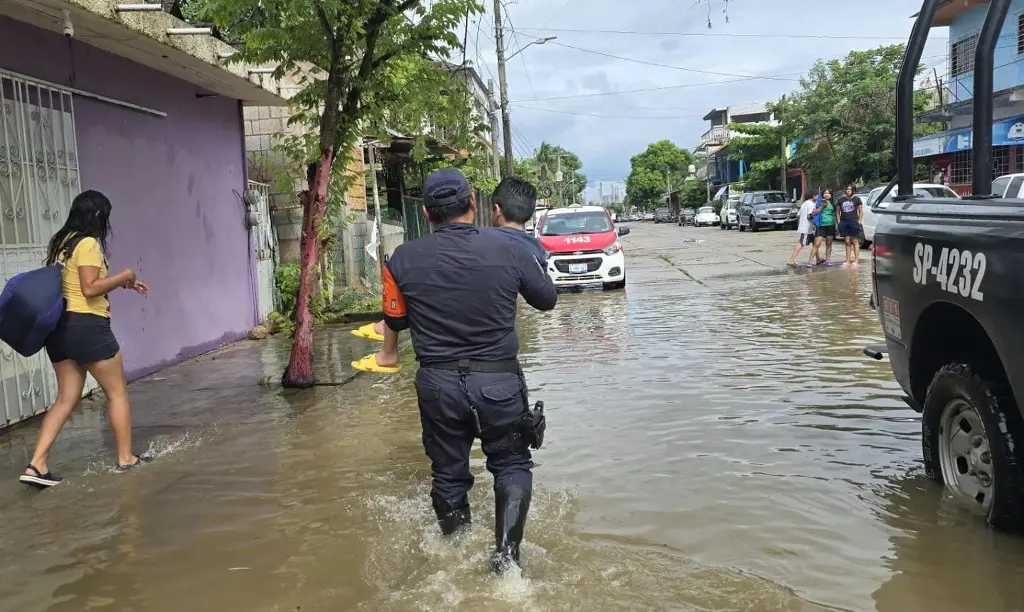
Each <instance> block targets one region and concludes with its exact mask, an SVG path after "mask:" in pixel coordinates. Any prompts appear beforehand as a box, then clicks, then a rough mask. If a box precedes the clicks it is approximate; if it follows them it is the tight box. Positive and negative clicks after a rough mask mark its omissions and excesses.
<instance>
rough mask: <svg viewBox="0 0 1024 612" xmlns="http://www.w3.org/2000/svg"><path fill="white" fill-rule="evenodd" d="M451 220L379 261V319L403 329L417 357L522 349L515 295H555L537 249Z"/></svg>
mask: <svg viewBox="0 0 1024 612" xmlns="http://www.w3.org/2000/svg"><path fill="white" fill-rule="evenodd" d="M495 238H496V236H495V235H494V234H493V233H492V232H490V231H487V232H484V231H481V230H480V228H478V227H476V226H474V225H469V224H464V223H452V224H449V225H443V226H440V227H437V228H435V229H434V232H433V233H432V234H428V235H426V236H423V237H421V238H417V239H416V240H413V241H412V242H407V243H405V244H403V245H401V246H399V247H398V248H397V249H395V253H394V255H392V256H391V259H390V260H388V262H387V264H386V265H385V268H384V321H385V322H386V323H387V325H388V327H390V328H391V329H392V330H394V331H401V330H403V329H406V328H408V329H409V333H410V335H411V336H412V346H413V350H415V351H416V359H417V360H418V361H419V362H420V363H421V364H429V363H431V362H433V363H438V362H444V361H453V360H457V359H472V360H476V361H501V360H506V359H515V358H516V357H517V356H518V354H519V337H518V336H517V334H516V300H517V298H518V297H519V296H520V295H522V296H523V298H524V299H526V302H527V303H528V304H529V305H530V306H533V307H534V308H536V309H538V310H551V309H552V308H554V307H555V303H556V302H557V301H558V294H557V293H556V291H555V285H554V283H553V282H552V281H551V278H550V277H549V276H548V274H547V272H545V271H544V268H542V267H541V265H540V263H538V261H537V258H536V254H535V253H532V252H530V250H529V249H527V248H524V247H523V244H522V243H521V242H519V241H518V240H496V239H495Z"/></svg>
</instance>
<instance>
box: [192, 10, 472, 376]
mask: <svg viewBox="0 0 1024 612" xmlns="http://www.w3.org/2000/svg"><path fill="white" fill-rule="evenodd" d="M194 3H198V5H199V6H198V9H197V10H196V13H195V14H196V15H197V16H198V18H200V19H203V20H207V21H212V22H213V23H214V24H215V25H216V27H217V28H218V29H219V30H220V31H222V32H228V33H230V35H231V38H232V39H236V40H238V41H239V42H241V43H242V44H241V45H239V52H238V53H237V54H236V55H235V56H233V57H232V60H233V61H237V62H246V63H249V64H250V65H253V64H256V65H260V64H273V65H274V66H275V72H274V76H275V77H276V78H285V77H293V78H297V79H298V85H299V86H300V87H301V89H300V90H299V91H298V92H297V93H296V94H295V96H294V97H293V98H292V99H291V100H290V102H291V105H292V107H293V109H294V111H295V114H294V115H293V116H292V118H291V122H292V123H293V124H294V123H297V124H300V125H303V126H305V127H307V128H309V130H310V132H311V133H312V134H313V135H314V140H315V157H313V158H312V159H311V160H310V161H312V162H314V163H315V174H314V176H313V179H312V181H311V182H310V184H309V193H310V196H309V197H308V198H307V201H306V202H305V203H304V210H303V240H302V273H301V278H300V282H299V300H298V305H297V307H296V308H297V310H296V329H295V337H294V342H293V344H292V352H291V359H290V361H289V364H288V367H287V369H286V370H285V372H284V376H283V377H282V384H283V385H285V386H286V387H299V388H306V387H310V386H312V385H313V384H314V383H315V378H314V371H313V317H312V315H311V311H310V300H311V299H312V298H313V296H314V295H315V287H316V280H317V276H318V273H319V250H320V248H319V237H320V234H321V231H322V229H323V224H324V217H325V214H326V211H327V198H328V190H329V189H328V187H329V184H330V178H331V170H332V168H333V166H334V161H335V159H337V158H338V156H339V153H342V152H345V153H344V154H343V155H342V156H343V158H347V151H349V150H351V148H352V147H353V146H354V145H355V143H356V141H357V139H358V138H359V137H360V136H362V135H364V134H365V133H366V131H367V130H370V131H374V132H377V133H378V134H381V133H385V130H384V129H383V127H384V126H383V122H384V121H385V120H386V119H387V111H388V109H389V108H390V107H391V105H392V104H394V103H395V102H396V101H400V100H402V99H403V95H404V94H405V92H402V91H396V90H395V89H394V87H395V82H396V81H398V80H400V79H401V78H402V76H403V71H407V70H410V67H409V64H408V62H407V60H411V59H412V58H420V57H433V58H445V57H448V55H449V53H450V51H451V50H452V49H457V48H460V41H459V38H458V35H457V33H456V32H457V25H458V24H459V23H460V22H461V21H462V20H463V19H465V18H468V16H469V15H470V14H476V13H480V12H482V10H483V7H482V6H481V5H480V3H479V2H477V1H475V0H433V1H432V2H429V3H428V2H424V0H192V2H190V4H194ZM413 69H415V68H413ZM417 127H419V126H417Z"/></svg>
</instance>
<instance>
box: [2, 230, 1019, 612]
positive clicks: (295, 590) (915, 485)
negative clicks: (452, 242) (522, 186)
mask: <svg viewBox="0 0 1024 612" xmlns="http://www.w3.org/2000/svg"><path fill="white" fill-rule="evenodd" d="M633 229H634V232H633V233H632V234H631V235H630V236H629V238H628V239H627V240H626V243H627V249H626V253H627V270H628V275H629V285H628V286H627V288H626V290H625V291H624V292H623V291H620V292H608V293H599V292H598V293H582V294H567V295H563V296H562V297H561V299H560V302H559V305H558V307H557V308H556V310H555V311H553V312H551V313H547V314H544V313H536V312H532V311H530V312H527V311H526V310H525V309H524V314H523V317H522V319H521V326H520V338H521V341H522V345H523V356H522V359H523V364H524V369H525V370H526V375H527V379H528V382H529V384H530V387H531V394H532V399H541V400H544V402H545V403H546V405H547V409H548V423H549V424H548V433H547V438H546V442H545V446H544V448H543V449H542V450H541V451H538V452H537V453H536V455H535V459H536V462H537V469H536V471H535V474H536V477H535V482H536V485H535V486H536V489H535V492H534V502H533V503H534V505H533V508H532V511H531V515H530V520H529V522H528V524H527V534H526V543H525V544H524V552H523V559H524V566H525V569H524V575H523V577H506V578H503V579H496V578H494V577H493V576H491V575H490V574H489V572H488V569H489V566H488V559H489V553H490V549H491V546H492V545H493V535H492V529H491V525H492V523H493V513H494V509H493V496H492V493H491V486H490V485H491V477H490V475H489V474H488V473H487V472H486V471H485V470H484V461H483V456H482V454H481V453H480V451H479V448H477V449H476V450H475V451H474V456H473V466H472V467H473V471H474V473H475V474H476V476H477V482H476V487H475V488H474V490H473V492H472V497H471V499H472V503H473V506H474V513H475V517H474V518H475V523H474V525H473V528H472V531H471V532H470V533H469V534H467V535H466V536H464V537H463V538H462V539H460V540H458V541H457V542H455V543H454V544H453V543H450V542H448V541H444V540H442V539H441V538H440V536H439V534H438V531H437V526H436V523H435V520H434V516H433V512H432V510H431V508H430V502H429V498H428V491H429V480H430V470H429V464H428V462H427V460H426V457H425V456H424V452H423V448H422V445H421V440H420V423H419V419H418V415H417V410H416V399H415V392H414V390H413V384H412V381H413V376H414V374H415V367H414V365H415V364H414V362H413V361H412V358H411V355H406V356H405V365H406V369H405V371H404V372H403V373H402V374H400V375H398V376H396V377H385V376H359V377H356V378H354V379H352V380H349V377H348V374H347V364H348V362H349V360H351V359H352V357H354V356H356V355H361V354H363V353H365V352H369V350H370V349H371V348H372V347H371V346H370V345H369V344H368V343H365V344H364V343H360V342H359V341H356V340H353V339H352V338H351V336H350V335H349V334H348V332H347V330H343V329H342V330H329V331H327V332H325V333H324V334H323V335H322V336H321V340H320V342H321V346H322V347H323V348H324V350H325V352H324V354H323V355H321V362H322V363H323V364H326V363H334V364H336V365H335V367H334V368H333V369H334V370H336V371H335V372H334V373H331V372H329V371H328V369H327V366H326V365H322V366H321V371H320V374H321V378H322V379H324V380H329V381H331V382H333V383H334V384H331V385H328V386H322V387H318V388H316V389H315V390H313V391H310V392H302V393H293V392H284V391H281V390H280V389H277V388H275V387H265V386H261V385H260V384H259V381H260V378H261V377H262V376H271V377H272V378H273V379H274V380H276V379H277V377H278V375H279V372H280V371H281V368H282V367H283V361H284V359H285V358H286V356H287V355H286V352H285V351H284V349H283V348H282V347H281V346H279V345H278V344H275V343H273V342H269V343H263V344H256V343H243V344H241V345H237V346H235V347H230V348H228V349H226V350H224V351H222V352H220V353H219V354H218V355H217V356H216V357H215V358H204V359H202V360H198V361H196V362H192V363H188V364H184V365H182V366H179V367H176V368H172V369H171V370H168V371H166V372H164V373H161V374H158V375H156V376H155V377H153V378H151V379H148V380H144V381H140V382H139V383H137V384H136V385H133V394H134V395H133V401H134V404H135V406H136V415H135V426H136V432H137V433H136V436H137V438H138V439H139V441H140V443H141V444H143V445H144V446H145V445H150V447H151V448H152V449H153V450H154V451H155V452H156V454H157V455H158V458H157V460H156V461H154V462H153V463H152V464H151V465H148V466H146V467H145V469H142V470H138V471H136V472H132V473H128V474H117V475H115V474H113V473H111V470H110V467H109V464H110V457H111V456H112V455H111V451H110V448H111V447H112V444H113V441H112V436H111V435H110V434H109V432H107V430H106V429H105V428H103V427H102V426H101V418H103V417H102V414H101V411H100V410H99V409H98V407H97V405H98V404H97V403H96V402H93V405H92V407H89V406H87V407H86V408H85V409H84V410H83V411H82V412H81V413H80V414H78V415H76V417H75V419H74V420H72V421H71V422H70V423H69V424H68V427H67V429H66V430H65V435H64V437H63V439H62V440H61V441H60V442H59V443H58V445H57V446H56V448H55V450H54V454H53V459H52V463H53V465H54V469H55V470H57V469H63V475H64V476H65V477H67V479H68V481H67V482H66V483H65V484H62V485H61V486H60V487H57V488H55V489H53V490H50V491H44V492H35V491H29V490H24V489H22V488H21V487H20V486H18V484H17V483H16V482H15V475H16V474H17V473H18V470H19V469H20V468H21V467H22V466H23V465H24V463H25V461H26V458H27V455H28V454H31V453H30V451H31V445H32V444H33V443H34V434H35V429H36V427H38V425H37V424H30V425H28V426H26V427H23V428H20V429H18V430H16V431H14V432H10V433H8V434H5V435H3V436H0V449H2V450H3V453H2V454H0V457H3V466H4V470H3V474H4V478H3V479H2V482H0V517H2V518H0V553H2V558H3V559H4V560H5V561H4V563H3V565H2V567H0V608H2V609H3V610H11V611H17V612H32V611H42V610H48V611H54V612H64V611H81V610H118V611H121V610H123V611H146V612H163V611H168V612H170V611H175V612H178V611H182V610H194V611H196V612H201V611H203V612H205V611H207V610H210V611H220V610H224V611H234V610H238V611H253V612H256V611H268V612H269V611H289V612H295V611H298V610H301V611H302V612H309V611H312V610H324V611H337V610H366V611H378V610H395V611H405V610H588V611H590V610H592V611H604V610H631V611H632V610H709V611H710V610H715V611H732V610H737V611H740V610H742V611H748V610H749V611H761V610H764V611H775V610H829V609H844V610H875V609H877V610H886V611H898V612H913V611H917V610H920V611H927V612H942V611H945V610H985V611H993V612H995V611H1002V610H1007V611H1009V610H1019V609H1022V608H1021V606H1022V604H1021V602H1024V586H1022V585H1024V543H1022V542H1021V541H1020V540H1017V539H1014V538H1010V537H1008V536H1003V535H999V534H995V533H993V532H991V531H989V530H988V529H987V528H986V527H985V526H984V523H983V521H982V519H981V518H980V517H978V516H976V515H974V514H972V513H971V511H970V510H969V509H968V507H967V506H966V505H965V504H961V503H958V502H957V501H955V500H953V499H949V498H947V496H946V495H945V494H944V492H943V490H942V488H941V487H939V486H937V485H935V484H933V483H931V482H930V481H929V480H927V479H926V477H925V476H924V471H923V467H922V465H921V461H920V456H921V449H920V423H919V419H918V417H917V415H916V414H915V413H914V412H913V411H911V410H910V409H909V408H907V406H906V405H905V404H904V403H903V402H902V400H901V399H900V397H901V392H900V390H899V387H898V386H897V385H896V383H895V381H894V380H893V378H892V374H891V372H890V370H889V365H888V363H886V362H874V361H871V360H869V359H867V358H865V357H864V356H863V355H862V354H861V349H862V347H863V346H864V345H865V344H869V343H872V342H876V341H878V340H879V339H880V338H881V332H880V330H879V329H878V323H877V320H876V319H875V316H874V313H873V312H872V311H871V310H870V309H869V308H868V306H867V297H868V295H869V291H870V289H869V283H870V264H869V262H868V261H867V260H866V257H867V253H865V254H864V257H865V260H864V264H863V265H862V266H861V268H860V269H855V270H843V269H839V268H838V267H837V268H836V269H833V270H814V271H807V270H803V269H800V270H795V271H789V270H783V269H780V263H783V262H784V261H785V258H786V257H787V255H788V250H789V248H790V244H789V241H790V239H791V238H792V234H791V233H789V232H786V233H785V234H783V233H767V234H763V233H762V234H757V235H750V234H739V233H738V232H721V231H719V230H717V229H703V230H696V229H692V228H686V229H683V228H678V227H676V226H674V225H673V226H665V225H659V226H653V225H650V224H635V226H634V228H633ZM835 259H836V260H839V257H838V256H836V257H835ZM87 403H88V402H87Z"/></svg>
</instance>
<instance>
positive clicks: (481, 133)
mask: <svg viewBox="0 0 1024 612" xmlns="http://www.w3.org/2000/svg"><path fill="white" fill-rule="evenodd" d="M450 67H451V69H452V73H453V74H455V75H457V76H459V77H461V78H462V79H463V80H464V81H465V83H466V87H467V88H468V89H469V93H470V95H472V96H473V118H474V119H475V123H476V124H477V125H478V126H481V127H483V128H484V129H480V130H477V142H478V144H479V146H480V147H481V150H483V151H486V154H487V156H488V158H489V159H490V160H491V162H492V163H491V166H492V167H491V173H492V177H493V178H495V179H497V178H500V176H501V172H500V169H499V168H498V164H499V161H498V156H499V155H501V151H499V150H498V149H497V144H498V140H497V134H498V107H497V105H496V103H495V101H494V84H493V83H488V84H487V85H485V84H484V81H483V79H481V78H480V73H478V72H477V71H476V68H475V67H474V66H473V62H472V61H467V62H466V64H465V65H463V66H457V65H451V66H450ZM432 133H433V135H435V136H436V137H437V138H438V139H440V140H444V133H443V131H437V130H434V131H432Z"/></svg>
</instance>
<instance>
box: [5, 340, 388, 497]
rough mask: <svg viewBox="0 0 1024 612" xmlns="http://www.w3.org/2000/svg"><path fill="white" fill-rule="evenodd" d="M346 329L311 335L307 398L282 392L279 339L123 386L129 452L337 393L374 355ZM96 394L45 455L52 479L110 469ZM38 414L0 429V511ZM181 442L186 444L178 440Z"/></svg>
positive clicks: (28, 449) (247, 344)
mask: <svg viewBox="0 0 1024 612" xmlns="http://www.w3.org/2000/svg"><path fill="white" fill-rule="evenodd" d="M359 325H360V324H359V323H353V324H351V325H347V326H333V325H332V326H325V327H323V328H321V329H318V330H317V331H316V343H315V347H316V348H315V350H316V353H315V358H314V368H315V371H316V380H317V385H318V386H317V387H316V388H314V390H312V391H309V392H304V391H293V390H287V389H282V388H281V386H280V381H281V374H282V373H283V372H284V368H285V366H287V365H288V357H289V353H290V344H289V343H288V341H287V339H286V338H284V337H283V336H281V335H278V336H272V337H270V338H268V339H266V340H259V341H251V340H243V341H241V342H238V343H235V344H232V345H229V346H226V347H224V348H221V349H219V350H216V351H213V352H211V353H207V354H206V355H202V356H200V357H197V358H195V359H190V360H188V361H185V362H183V363H180V364H177V365H174V366H171V367H169V368H167V369H164V370H161V371H160V372H157V373H156V374H153V375H151V376H147V377H145V378H142V379H140V380H138V381H136V382H134V383H132V384H131V385H130V386H129V389H130V397H131V403H132V431H133V443H134V445H135V449H136V452H146V451H149V452H153V451H154V450H157V449H162V448H163V447H165V446H166V445H167V441H168V440H175V441H176V442H175V443H180V442H181V440H182V436H185V437H187V435H188V432H189V430H190V429H195V428H203V427H206V426H210V425H212V424H215V423H223V422H225V421H228V422H230V421H231V420H232V419H235V420H244V419H250V418H260V416H261V412H264V411H266V410H267V408H268V407H270V406H271V405H274V406H277V405H280V404H281V402H282V400H283V401H284V402H285V403H287V404H289V405H290V407H291V408H292V409H293V410H296V411H299V410H302V409H304V408H305V407H307V406H309V405H313V404H314V403H315V402H317V401H320V400H322V399H324V397H325V396H326V395H328V394H333V393H337V388H338V387H341V386H344V385H346V384H348V383H349V382H351V381H352V380H353V379H355V378H356V377H357V376H360V374H359V373H358V372H356V371H354V370H353V369H352V368H351V366H350V363H351V362H352V361H353V360H355V359H358V358H360V357H363V356H364V355H367V354H369V353H371V352H373V351H374V350H376V348H377V345H376V343H373V342H370V341H367V340H362V339H359V338H356V337H355V336H353V335H352V334H351V333H350V330H352V329H355V328H356V327H358V326H359ZM105 405H106V402H105V399H104V397H103V394H102V392H99V391H97V392H96V393H94V394H93V395H91V396H89V397H87V398H85V399H84V400H82V403H81V404H80V406H79V408H78V409H77V410H76V411H75V412H74V414H73V415H72V417H71V419H70V420H69V421H68V423H67V424H66V425H65V426H64V430H63V432H62V433H61V436H60V438H58V440H57V443H56V444H55V445H54V448H53V450H52V452H51V464H52V465H53V469H54V471H57V473H59V474H68V475H72V474H77V473H81V472H83V471H88V470H89V469H90V468H92V467H96V466H102V465H104V464H108V463H112V462H113V457H114V439H113V435H112V433H111V432H110V427H109V426H108V425H107V422H106V415H105V410H104V408H105ZM41 421H42V418H41V416H40V417H36V418H32V419H29V420H28V421H25V422H23V423H19V424H17V425H14V426H12V427H10V428H8V429H7V430H5V431H0V511H2V509H3V508H4V507H5V506H6V503H5V501H6V500H5V499H4V498H5V497H6V494H9V493H12V492H13V490H15V489H21V488H24V487H23V485H19V484H18V483H17V481H16V479H15V476H16V475H17V474H19V473H20V472H21V470H22V469H23V468H24V467H25V465H26V464H27V463H28V462H29V460H30V459H31V457H32V453H33V451H34V449H35V443H36V434H37V432H38V429H39V423H40V422H41ZM186 442H187V440H186Z"/></svg>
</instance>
